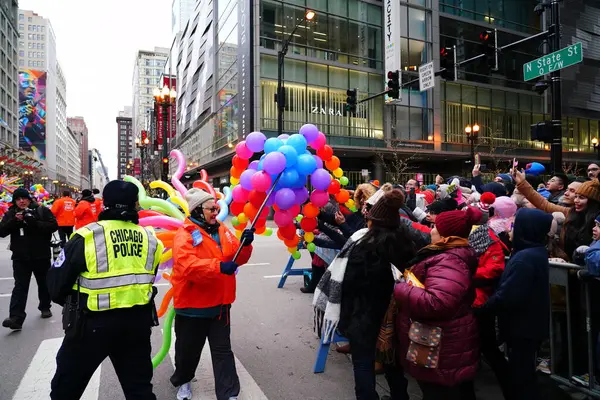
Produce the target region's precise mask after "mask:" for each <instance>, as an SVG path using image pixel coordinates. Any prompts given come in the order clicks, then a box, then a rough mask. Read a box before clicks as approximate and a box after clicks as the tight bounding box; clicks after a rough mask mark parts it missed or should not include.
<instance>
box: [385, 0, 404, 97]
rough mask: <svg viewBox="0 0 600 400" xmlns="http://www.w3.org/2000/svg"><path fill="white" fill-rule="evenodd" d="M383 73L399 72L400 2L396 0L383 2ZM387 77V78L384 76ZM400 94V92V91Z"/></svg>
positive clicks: (400, 66) (400, 67)
mask: <svg viewBox="0 0 600 400" xmlns="http://www.w3.org/2000/svg"><path fill="white" fill-rule="evenodd" d="M384 12H385V22H384V25H385V35H384V36H385V71H386V74H387V72H389V71H400V70H401V69H402V62H401V59H400V51H401V49H400V2H399V1H398V0H385V8H384ZM386 77H387V76H386ZM400 87H402V74H400ZM400 94H402V91H400Z"/></svg>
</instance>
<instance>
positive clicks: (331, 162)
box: [325, 156, 340, 171]
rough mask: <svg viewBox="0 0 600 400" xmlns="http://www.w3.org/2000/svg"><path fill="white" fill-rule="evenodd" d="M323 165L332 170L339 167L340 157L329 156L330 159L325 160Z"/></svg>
mask: <svg viewBox="0 0 600 400" xmlns="http://www.w3.org/2000/svg"><path fill="white" fill-rule="evenodd" d="M325 166H326V167H327V169H328V170H330V171H333V170H336V169H338V168H339V167H340V159H339V158H337V157H336V156H333V157H331V160H329V161H325Z"/></svg>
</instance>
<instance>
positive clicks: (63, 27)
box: [19, 0, 172, 179]
mask: <svg viewBox="0 0 600 400" xmlns="http://www.w3.org/2000/svg"><path fill="white" fill-rule="evenodd" d="M171 3H172V1H171V0H104V1H88V0H19V8H21V9H24V10H32V11H33V12H35V13H37V14H38V15H41V16H43V17H45V18H49V19H50V22H51V23H52V28H53V29H54V33H55V35H56V47H57V53H58V60H59V62H60V65H61V66H62V68H63V71H64V73H65V76H66V79H67V115H68V116H83V117H84V118H85V121H86V123H87V126H88V129H89V135H90V140H89V147H90V149H91V148H94V147H95V148H97V149H99V150H100V152H101V153H102V158H103V160H104V163H105V164H106V167H107V168H108V174H109V176H110V178H111V179H116V178H117V156H116V153H117V124H116V122H115V118H116V117H117V114H118V112H119V111H120V110H122V109H123V106H125V105H131V104H132V96H133V95H132V85H131V80H132V77H133V65H134V60H135V55H136V51H137V50H141V49H143V50H152V49H154V46H160V47H171ZM48 111H49V112H51V111H50V110H48Z"/></svg>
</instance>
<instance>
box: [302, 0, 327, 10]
mask: <svg viewBox="0 0 600 400" xmlns="http://www.w3.org/2000/svg"><path fill="white" fill-rule="evenodd" d="M306 8H310V9H311V10H321V11H326V10H327V0H306Z"/></svg>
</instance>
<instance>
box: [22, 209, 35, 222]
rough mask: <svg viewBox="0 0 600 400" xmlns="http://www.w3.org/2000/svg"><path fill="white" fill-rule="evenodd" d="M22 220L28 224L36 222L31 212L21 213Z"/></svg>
mask: <svg viewBox="0 0 600 400" xmlns="http://www.w3.org/2000/svg"><path fill="white" fill-rule="evenodd" d="M23 219H24V220H25V222H26V223H28V224H31V223H33V222H35V221H36V220H37V218H36V217H35V214H34V213H33V212H32V211H31V210H25V212H23Z"/></svg>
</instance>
